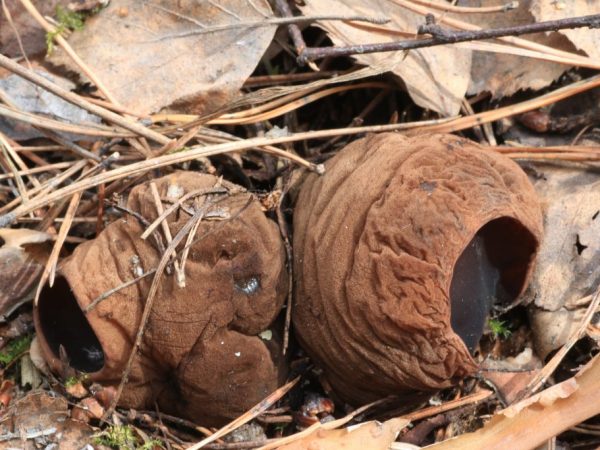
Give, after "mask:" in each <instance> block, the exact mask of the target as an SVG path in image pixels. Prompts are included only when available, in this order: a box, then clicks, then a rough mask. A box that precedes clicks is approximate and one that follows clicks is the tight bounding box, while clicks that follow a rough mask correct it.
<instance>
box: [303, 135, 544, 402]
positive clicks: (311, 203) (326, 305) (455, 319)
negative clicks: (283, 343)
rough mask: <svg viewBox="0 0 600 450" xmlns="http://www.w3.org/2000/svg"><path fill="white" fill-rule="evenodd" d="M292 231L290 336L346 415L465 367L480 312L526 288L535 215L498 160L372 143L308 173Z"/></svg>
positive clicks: (410, 144) (471, 152) (525, 190)
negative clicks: (350, 406) (319, 172)
mask: <svg viewBox="0 0 600 450" xmlns="http://www.w3.org/2000/svg"><path fill="white" fill-rule="evenodd" d="M294 230H295V234H294V248H295V255H294V258H295V259H294V265H295V276H296V285H295V301H296V305H295V309H294V314H295V317H294V323H295V327H296V332H297V335H298V338H299V339H300V341H301V343H302V344H304V348H305V349H306V350H307V351H308V352H309V354H310V355H311V356H312V357H313V358H314V359H315V360H316V361H317V362H318V363H319V364H320V365H321V366H322V367H323V369H324V371H325V377H326V380H327V381H328V382H329V383H330V384H331V386H332V387H333V389H334V390H335V391H336V393H337V394H338V395H339V396H340V397H341V398H342V399H343V400H345V401H347V402H350V403H354V404H359V403H366V402H368V401H371V400H374V399H377V398H381V397H384V396H386V395H390V394H399V395H402V394H408V393H409V392H411V391H430V390H436V389H440V388H444V387H447V386H450V385H452V384H453V383H455V382H456V381H457V380H458V379H460V378H462V377H464V376H466V375H468V374H470V373H473V372H474V371H475V370H476V369H477V365H476V363H475V361H474V360H473V358H472V356H471V355H470V352H469V349H468V347H470V348H473V347H474V346H475V345H476V344H477V341H478V340H479V337H480V336H481V332H482V329H483V325H484V323H485V320H486V318H487V313H488V311H489V309H488V308H489V307H490V306H491V305H490V304H489V303H487V302H490V301H491V299H492V298H493V297H498V296H500V297H502V298H501V300H502V301H503V303H504V305H505V306H506V305H507V304H511V303H514V302H515V301H516V298H517V297H518V296H519V294H520V293H521V292H522V290H523V289H524V287H525V286H526V285H527V281H528V279H529V276H530V273H531V270H532V265H533V257H534V256H535V252H536V250H537V248H538V246H539V242H540V240H541V235H542V215H541V209H540V205H539V202H538V200H537V197H536V195H535V192H534V190H533V188H532V186H531V184H530V183H529V181H528V179H527V177H526V175H525V174H524V173H523V172H522V171H521V170H520V168H519V167H518V166H517V165H516V164H514V163H513V162H511V161H510V160H508V159H507V158H505V157H503V156H501V155H499V154H497V153H495V152H493V151H490V150H486V149H484V148H482V147H480V146H479V145H477V144H475V143H473V142H471V141H468V140H466V139H461V138H458V137H456V136H452V135H428V136H416V137H412V138H407V137H404V136H401V135H397V134H382V135H377V136H369V137H367V138H365V139H361V140H358V141H356V142H354V143H352V144H350V145H349V146H348V147H346V148H345V149H344V150H342V151H341V152H340V153H338V155H336V156H335V157H334V158H332V159H331V160H330V161H329V162H328V164H327V174H326V175H325V176H324V177H318V176H313V175H308V176H307V178H306V180H305V182H304V185H303V187H302V189H301V192H300V195H299V198H298V201H297V206H296V210H295V216H294ZM463 251H464V253H463ZM478 252H479V253H478ZM486 253H487V259H485V260H479V259H476V258H477V257H479V256H478V255H480V254H486ZM465 255H466V257H465ZM459 256H461V258H459ZM469 258H471V259H473V258H475V259H474V260H473V261H471V260H470V259H469ZM486 264H487V265H488V266H489V267H488V268H487V269H486V270H488V269H489V273H484V272H481V273H479V272H478V270H479V267H480V266H482V265H486ZM459 269H460V270H459ZM456 274H458V276H457V277H455V276H454V275H456ZM473 274H475V275H477V276H480V278H477V276H474V275H473ZM492 276H497V277H499V278H495V279H493V278H489V277H492ZM465 280H466V281H465ZM463 281H465V283H466V284H464V285H461V283H462V282H463ZM469 283H472V285H471V284H469ZM456 286H458V288H457V289H455V287H456ZM461 289H462V291H461ZM486 289H487V290H486ZM471 291H474V292H476V293H477V294H478V295H480V297H477V296H475V297H469V294H468V293H469V292H471ZM502 291H505V292H502ZM465 292H466V293H467V294H466V295H465ZM481 299H486V300H485V301H482V300H481ZM486 303H487V304H486ZM451 310H452V317H451ZM453 328H454V329H453ZM454 330H456V332H455V331H454Z"/></svg>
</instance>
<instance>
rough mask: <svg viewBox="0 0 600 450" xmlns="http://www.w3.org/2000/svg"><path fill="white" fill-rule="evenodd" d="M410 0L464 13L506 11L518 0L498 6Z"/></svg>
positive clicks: (512, 7)
mask: <svg viewBox="0 0 600 450" xmlns="http://www.w3.org/2000/svg"><path fill="white" fill-rule="evenodd" d="M412 2H413V3H417V4H419V5H423V6H427V7H429V8H432V9H438V10H440V11H444V12H451V13H465V14H473V13H474V14H483V13H496V12H506V11H510V10H511V9H515V8H516V7H517V6H518V5H519V2H517V1H513V2H508V3H505V4H504V5H498V6H473V7H469V6H454V5H451V4H441V3H436V2H432V1H429V0H412Z"/></svg>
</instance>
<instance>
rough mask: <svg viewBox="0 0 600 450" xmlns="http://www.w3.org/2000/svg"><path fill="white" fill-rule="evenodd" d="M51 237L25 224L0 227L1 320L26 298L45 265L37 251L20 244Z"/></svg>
mask: <svg viewBox="0 0 600 450" xmlns="http://www.w3.org/2000/svg"><path fill="white" fill-rule="evenodd" d="M50 238H51V236H50V235H49V234H47V233H42V232H39V231H35V230H29V229H26V228H18V229H10V228H0V321H4V320H5V319H6V316H8V315H9V314H10V313H11V312H13V311H14V310H15V309H16V308H18V307H19V306H20V305H21V304H22V303H23V302H24V301H26V300H28V297H27V294H28V293H29V292H30V291H31V289H32V288H33V287H34V284H35V282H36V281H37V280H38V278H39V276H40V275H41V273H42V269H43V267H44V266H43V262H42V258H41V255H37V253H39V252H30V251H29V250H26V249H25V248H23V246H25V245H28V244H40V243H43V242H46V241H48V240H49V239H50ZM31 250H35V249H33V248H31ZM34 253H35V254H36V255H37V256H36V255H34Z"/></svg>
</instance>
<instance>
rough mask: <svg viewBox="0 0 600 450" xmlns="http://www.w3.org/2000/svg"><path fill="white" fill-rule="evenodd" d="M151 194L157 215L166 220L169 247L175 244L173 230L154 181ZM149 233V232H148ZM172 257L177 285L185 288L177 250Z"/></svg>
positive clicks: (163, 227)
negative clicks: (172, 243)
mask: <svg viewBox="0 0 600 450" xmlns="http://www.w3.org/2000/svg"><path fill="white" fill-rule="evenodd" d="M150 192H152V197H153V199H154V206H155V207H156V213H157V215H158V216H159V217H162V216H163V215H164V220H161V221H160V224H161V227H162V230H163V234H164V235H165V240H166V241H167V245H168V246H171V242H173V236H172V235H171V229H170V228H169V224H168V223H167V220H166V218H167V215H165V214H164V212H165V211H164V208H163V205H162V200H161V199H160V194H159V193H158V188H157V187H156V183H155V182H154V181H151V182H150ZM146 231H147V230H146ZM171 257H172V258H173V267H174V268H175V274H176V279H177V285H178V286H179V287H180V288H184V287H185V275H184V274H183V272H182V270H181V266H180V265H179V261H177V253H176V252H175V249H173V251H172V252H171Z"/></svg>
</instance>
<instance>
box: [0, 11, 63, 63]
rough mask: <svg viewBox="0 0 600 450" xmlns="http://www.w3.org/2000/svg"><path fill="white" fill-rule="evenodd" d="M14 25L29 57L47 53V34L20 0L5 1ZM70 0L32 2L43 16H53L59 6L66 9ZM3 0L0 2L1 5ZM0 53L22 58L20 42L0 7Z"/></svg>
mask: <svg viewBox="0 0 600 450" xmlns="http://www.w3.org/2000/svg"><path fill="white" fill-rule="evenodd" d="M4 1H5V2H6V7H7V8H8V11H9V12H10V16H11V17H12V20H13V24H14V26H15V28H16V29H17V31H18V32H19V36H20V37H21V41H22V43H23V47H24V48H25V53H27V55H28V56H33V55H36V54H39V53H45V52H46V38H45V36H46V32H45V31H44V30H43V29H42V27H41V26H40V25H39V24H38V23H37V22H36V21H35V19H34V18H33V17H32V16H31V14H29V13H28V12H27V10H26V9H25V8H24V7H23V5H22V4H21V2H20V0H4ZM69 1H70V0H32V3H33V4H34V5H35V6H36V8H37V9H38V11H40V13H41V14H42V15H53V14H54V11H55V10H56V6H57V5H61V6H63V7H66V6H67V5H68V4H69ZM1 4H2V0H0V5H1ZM0 53H2V54H3V55H6V56H10V57H15V56H21V50H20V48H19V42H18V40H17V37H16V36H15V31H14V29H13V27H11V26H10V22H9V21H8V19H7V17H6V14H5V13H4V11H3V9H2V8H1V7H0Z"/></svg>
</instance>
